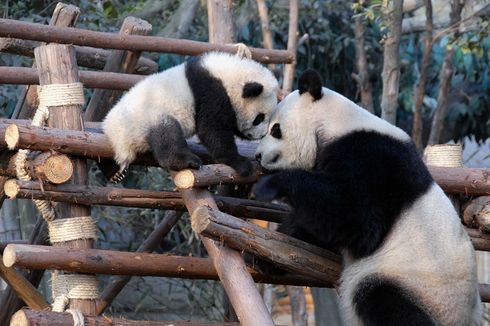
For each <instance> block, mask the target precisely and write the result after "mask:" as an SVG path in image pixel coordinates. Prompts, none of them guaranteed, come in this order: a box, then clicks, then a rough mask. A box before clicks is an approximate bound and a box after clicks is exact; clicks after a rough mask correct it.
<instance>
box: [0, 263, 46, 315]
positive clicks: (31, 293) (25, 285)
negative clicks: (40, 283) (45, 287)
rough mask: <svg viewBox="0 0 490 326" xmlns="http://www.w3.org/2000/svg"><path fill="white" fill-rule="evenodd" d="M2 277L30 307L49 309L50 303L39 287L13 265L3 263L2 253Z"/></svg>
mask: <svg viewBox="0 0 490 326" xmlns="http://www.w3.org/2000/svg"><path fill="white" fill-rule="evenodd" d="M0 260H2V261H0V277H1V278H3V279H4V281H5V282H7V284H8V285H10V286H11V287H12V289H14V290H15V293H16V294H17V295H18V296H19V298H20V299H21V300H22V301H24V302H25V303H26V304H27V305H28V306H29V307H30V308H33V309H41V310H42V309H47V308H49V307H50V305H49V303H48V302H47V301H46V299H44V297H43V296H42V295H41V294H40V293H39V292H38V291H37V289H36V288H35V287H34V286H33V285H32V284H31V283H30V282H29V281H28V280H26V279H25V278H24V276H22V275H21V274H20V273H19V272H17V271H16V270H15V268H13V267H7V266H5V265H4V264H3V258H2V255H0Z"/></svg>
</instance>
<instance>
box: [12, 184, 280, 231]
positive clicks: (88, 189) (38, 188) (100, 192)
mask: <svg viewBox="0 0 490 326" xmlns="http://www.w3.org/2000/svg"><path fill="white" fill-rule="evenodd" d="M4 191H5V192H6V195H7V196H8V197H9V198H25V199H43V200H49V201H55V202H63V203H79V204H82V205H105V206H122V207H139V208H153V209H171V210H178V211H180V210H185V205H184V201H183V200H182V195H181V194H179V193H178V192H170V191H154V190H143V189H127V188H110V187H95V186H83V185H73V184H63V185H58V186H56V185H50V184H46V185H40V184H39V182H35V181H20V180H15V179H11V180H8V181H7V182H6V183H5V185H4ZM215 199H216V203H217V206H218V207H219V208H220V209H222V210H223V211H225V212H227V213H230V214H233V215H235V216H240V217H244V218H255V219H263V220H268V221H272V222H280V221H281V220H282V219H283V218H284V217H285V216H286V215H287V214H289V212H290V211H289V208H288V206H286V205H279V204H272V203H263V202H259V201H255V200H249V199H242V198H233V197H225V196H215Z"/></svg>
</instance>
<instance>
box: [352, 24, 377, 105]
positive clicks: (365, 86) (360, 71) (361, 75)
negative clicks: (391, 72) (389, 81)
mask: <svg viewBox="0 0 490 326" xmlns="http://www.w3.org/2000/svg"><path fill="white" fill-rule="evenodd" d="M364 30H365V28H364V20H363V18H362V17H361V16H357V17H355V28H354V34H355V38H356V42H355V43H356V67H357V74H354V75H353V77H354V79H355V81H356V82H357V85H358V86H357V87H358V89H359V93H360V95H361V106H362V107H363V108H365V109H366V110H368V111H369V112H371V113H374V107H373V86H372V85H371V82H370V81H369V70H368V62H367V57H366V49H365V48H364Z"/></svg>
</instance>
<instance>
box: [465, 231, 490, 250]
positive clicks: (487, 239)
mask: <svg viewBox="0 0 490 326" xmlns="http://www.w3.org/2000/svg"><path fill="white" fill-rule="evenodd" d="M465 230H466V233H468V235H469V236H470V240H471V243H473V247H475V250H480V251H490V234H487V233H482V232H481V231H479V230H477V229H470V228H465Z"/></svg>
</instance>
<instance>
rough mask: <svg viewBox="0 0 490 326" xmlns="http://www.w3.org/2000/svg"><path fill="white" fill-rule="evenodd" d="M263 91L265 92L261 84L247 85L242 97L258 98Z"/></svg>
mask: <svg viewBox="0 0 490 326" xmlns="http://www.w3.org/2000/svg"><path fill="white" fill-rule="evenodd" d="M263 90H264V86H263V85H262V84H261V83H257V82H251V83H246V84H245V86H243V90H242V97H243V98H249V97H257V96H259V95H260V94H262V91H263Z"/></svg>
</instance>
